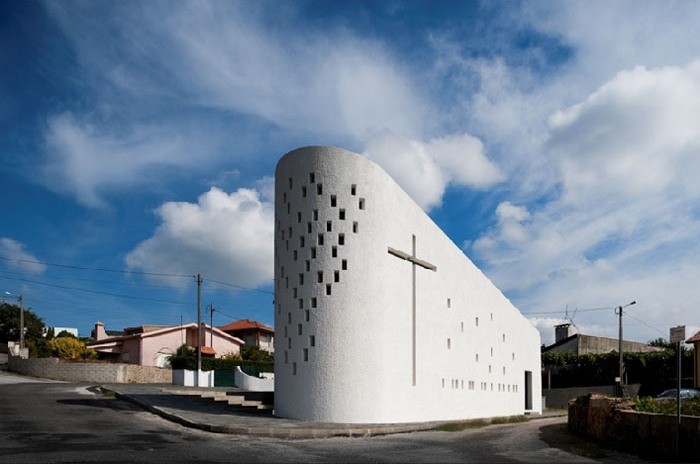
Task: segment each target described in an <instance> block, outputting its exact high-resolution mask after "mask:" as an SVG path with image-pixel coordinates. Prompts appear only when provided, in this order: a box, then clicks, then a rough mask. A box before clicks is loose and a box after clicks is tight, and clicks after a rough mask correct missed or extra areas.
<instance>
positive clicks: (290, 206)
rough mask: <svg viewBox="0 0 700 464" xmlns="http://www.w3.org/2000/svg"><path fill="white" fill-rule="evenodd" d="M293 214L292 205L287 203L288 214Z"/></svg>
mask: <svg viewBox="0 0 700 464" xmlns="http://www.w3.org/2000/svg"><path fill="white" fill-rule="evenodd" d="M291 212H292V204H291V203H287V214H289V213H291Z"/></svg>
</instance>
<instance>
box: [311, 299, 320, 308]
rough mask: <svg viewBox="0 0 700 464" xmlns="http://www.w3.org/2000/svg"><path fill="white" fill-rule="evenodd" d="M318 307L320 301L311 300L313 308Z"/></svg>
mask: <svg viewBox="0 0 700 464" xmlns="http://www.w3.org/2000/svg"><path fill="white" fill-rule="evenodd" d="M317 305H318V300H317V299H316V297H313V298H311V307H312V308H315V307H316V306H317Z"/></svg>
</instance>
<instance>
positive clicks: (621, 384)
mask: <svg viewBox="0 0 700 464" xmlns="http://www.w3.org/2000/svg"><path fill="white" fill-rule="evenodd" d="M633 304H637V302H636V301H632V302H630V303H627V304H626V305H624V306H618V307H617V308H615V314H617V315H618V316H619V317H620V339H619V340H618V350H617V351H618V352H619V353H620V378H619V383H618V385H619V389H620V396H621V397H626V396H627V392H626V388H625V378H624V375H625V360H624V357H623V355H622V310H623V309H624V308H626V307H628V306H632V305H633Z"/></svg>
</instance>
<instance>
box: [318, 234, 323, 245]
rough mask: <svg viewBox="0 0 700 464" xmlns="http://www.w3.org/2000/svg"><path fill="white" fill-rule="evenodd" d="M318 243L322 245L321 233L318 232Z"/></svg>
mask: <svg viewBox="0 0 700 464" xmlns="http://www.w3.org/2000/svg"><path fill="white" fill-rule="evenodd" d="M318 244H319V245H323V234H318Z"/></svg>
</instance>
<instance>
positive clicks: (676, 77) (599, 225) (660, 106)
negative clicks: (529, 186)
mask: <svg viewBox="0 0 700 464" xmlns="http://www.w3.org/2000/svg"><path fill="white" fill-rule="evenodd" d="M699 70H700V66H699V65H698V63H697V62H693V63H690V64H689V65H687V66H683V67H681V66H676V67H662V68H652V69H647V68H644V67H635V68H632V69H630V70H627V71H622V72H620V73H618V74H617V75H616V76H615V77H613V78H612V79H611V80H610V81H609V82H607V83H604V84H603V85H601V87H600V88H599V89H597V90H595V91H594V92H593V93H592V94H591V95H589V96H588V97H587V98H586V99H584V100H583V101H581V102H580V103H576V104H574V105H572V106H570V107H568V108H564V109H562V110H560V111H558V112H556V113H554V114H553V115H552V117H551V118H550V125H551V129H550V134H551V137H550V140H549V141H548V143H547V144H546V145H545V146H544V147H545V149H546V150H547V154H548V157H549V159H550V160H551V162H552V163H553V164H554V165H555V166H556V168H557V169H558V170H559V172H560V176H559V177H558V179H559V185H560V188H559V193H558V194H557V195H555V196H552V197H549V198H546V199H545V200H544V201H541V202H540V203H539V204H534V205H532V206H531V207H530V209H529V210H528V209H525V208H524V207H517V206H514V205H513V204H511V203H509V202H502V203H501V204H500V205H499V206H498V208H497V209H496V223H495V224H494V226H493V227H492V228H491V229H490V230H489V231H488V232H487V233H486V234H484V235H483V236H482V237H480V238H479V239H478V240H476V241H474V243H473V245H472V251H473V252H474V253H475V255H476V256H477V257H478V258H479V259H480V260H482V262H483V263H484V264H485V267H486V269H487V272H488V273H489V274H490V275H491V276H492V277H493V278H494V280H495V281H496V282H497V283H498V284H499V285H500V286H501V287H502V288H504V289H505V290H506V291H510V292H511V295H512V296H513V297H514V298H515V299H516V300H517V301H518V303H519V304H520V306H521V308H523V307H524V308H525V309H526V311H527V310H534V309H540V310H542V309H553V308H555V309H556V308H561V307H562V306H563V305H564V304H566V303H575V304H584V305H585V304H589V305H594V306H615V305H618V304H624V303H625V302H627V301H629V300H632V299H637V300H638V301H639V304H638V305H637V306H635V307H634V309H633V310H631V311H630V315H631V317H632V316H634V315H635V314H636V315H637V318H638V320H639V321H641V322H635V321H634V320H631V321H630V324H631V326H632V327H635V324H636V330H637V331H638V332H646V333H648V332H649V329H650V327H651V328H653V330H654V331H656V332H657V334H656V335H655V336H658V332H659V331H661V332H662V333H663V331H664V328H665V327H664V326H665V325H668V324H669V323H670V322H671V321H678V322H677V323H678V324H681V323H682V322H681V321H682V320H683V317H684V316H683V313H684V312H685V313H686V314H688V311H692V310H694V308H692V304H693V303H692V301H693V299H694V297H693V296H692V295H691V293H692V290H691V289H692V288H694V284H693V283H692V282H694V281H695V280H696V279H697V278H700V270H698V269H697V266H696V263H697V262H698V259H699V258H700V245H698V242H697V240H696V237H697V234H698V233H700V211H698V210H697V208H696V207H695V206H694V205H696V204H697V201H698V200H699V199H700V198H699V197H700V190H699V189H698V187H697V182H695V181H694V179H696V178H697V175H698V173H699V172H700V164H699V161H698V157H697V153H698V151H699V150H700V134H698V133H697V131H695V130H693V128H692V127H693V121H697V119H698V118H699V117H700V84H698V83H699V82H700V74H698V71H699ZM582 282H585V285H584V286H582V285H581V283H582ZM607 316H608V318H609V319H610V322H611V323H612V322H614V321H613V320H612V316H611V315H610V314H608V315H607ZM581 317H583V318H586V317H590V316H585V315H582V316H581ZM584 322H585V319H584ZM589 325H591V324H590V322H589ZM652 335H654V334H653V333H652ZM648 338H653V337H648Z"/></svg>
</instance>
